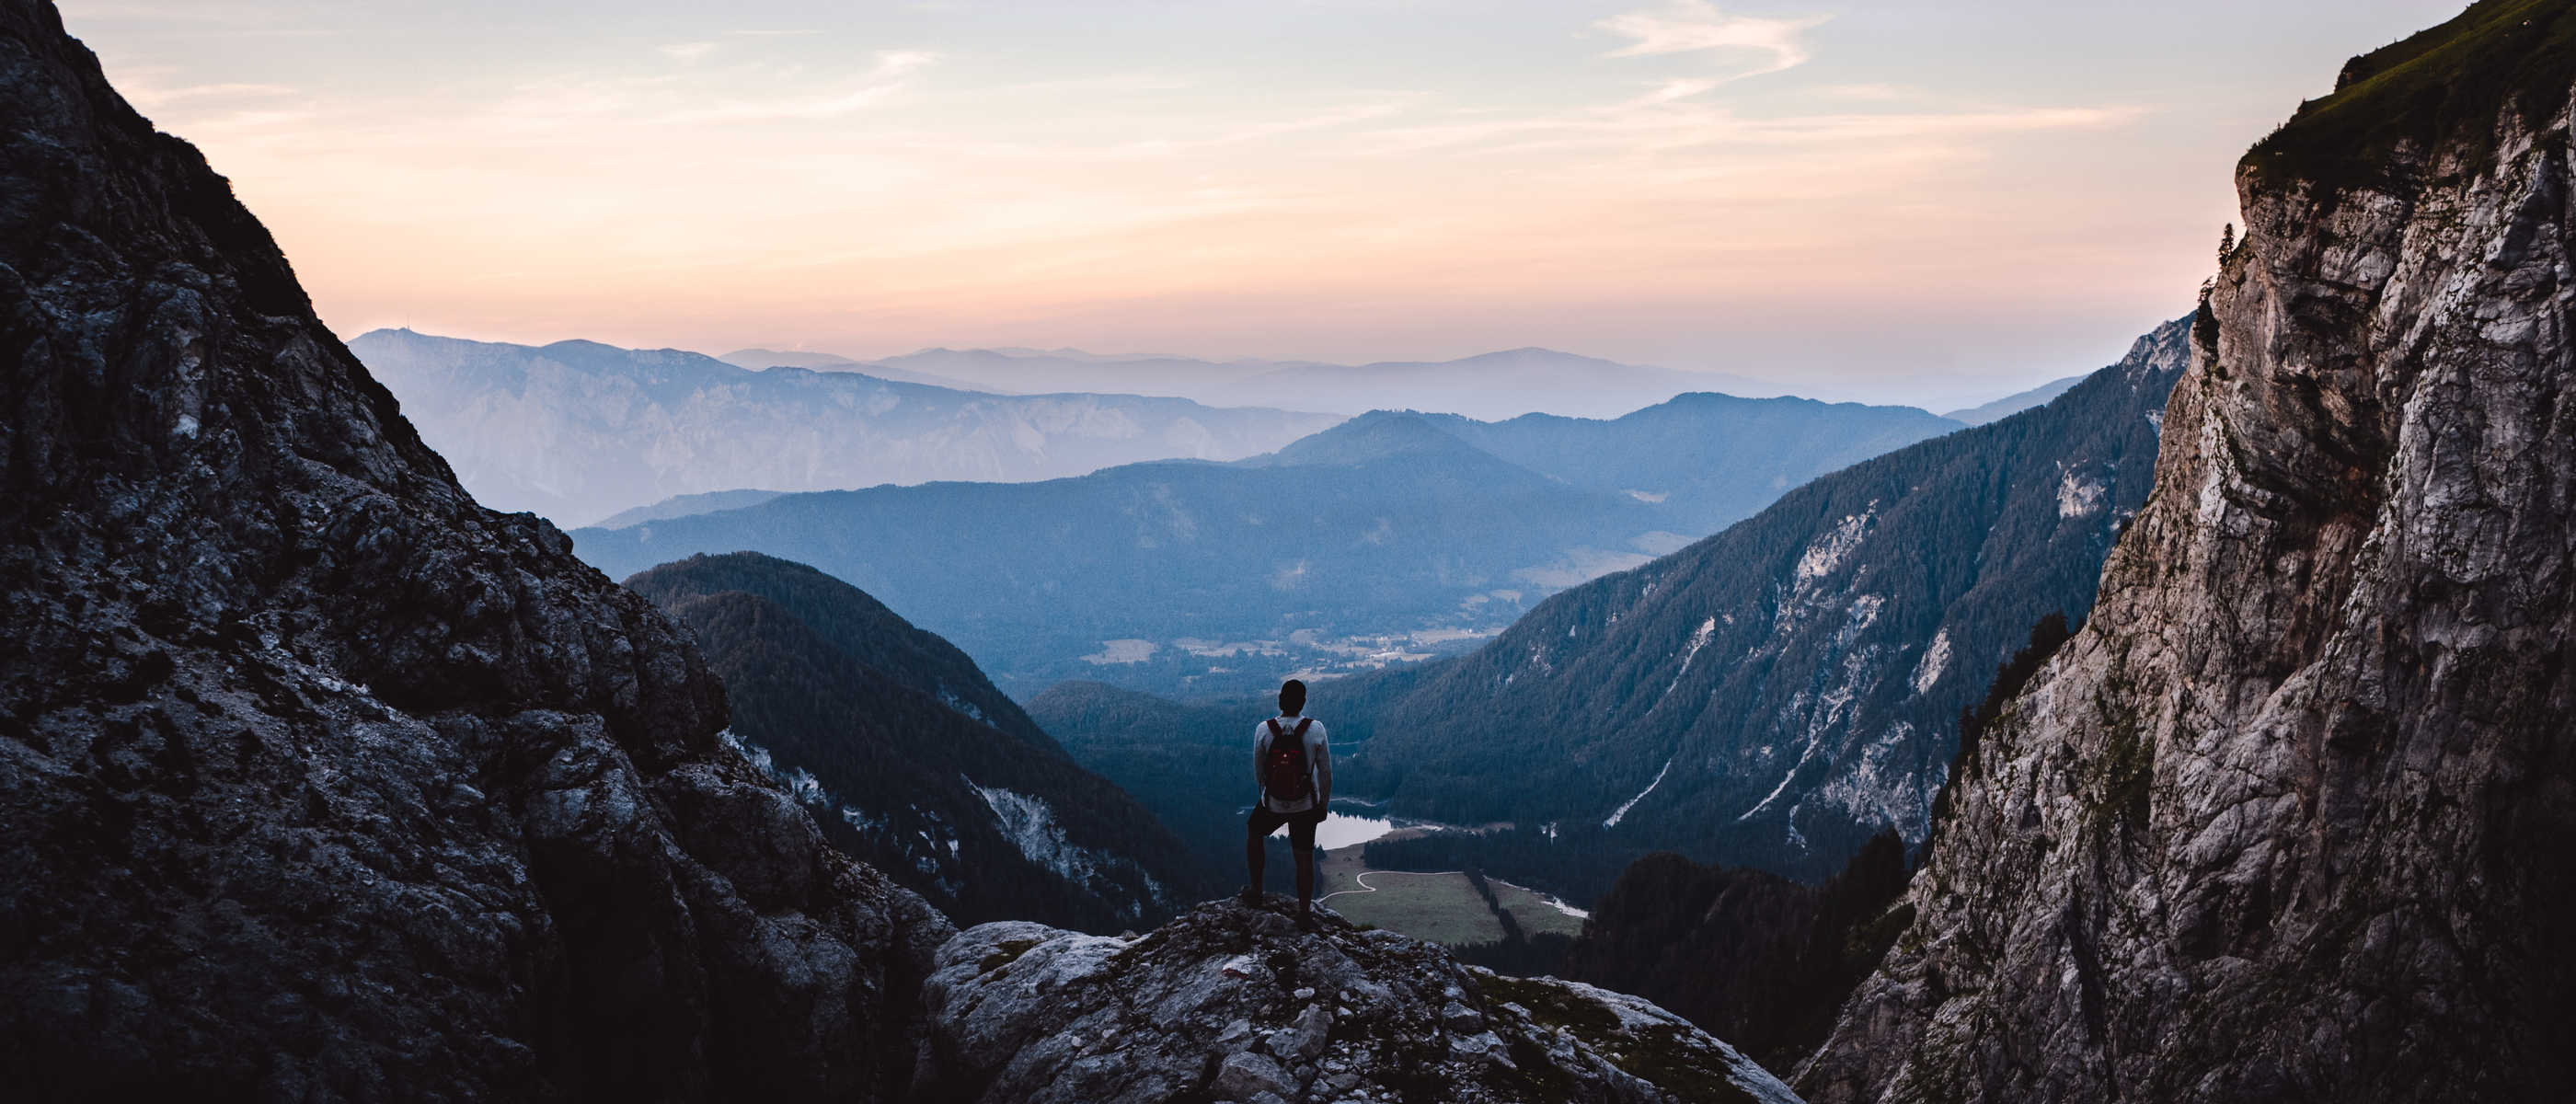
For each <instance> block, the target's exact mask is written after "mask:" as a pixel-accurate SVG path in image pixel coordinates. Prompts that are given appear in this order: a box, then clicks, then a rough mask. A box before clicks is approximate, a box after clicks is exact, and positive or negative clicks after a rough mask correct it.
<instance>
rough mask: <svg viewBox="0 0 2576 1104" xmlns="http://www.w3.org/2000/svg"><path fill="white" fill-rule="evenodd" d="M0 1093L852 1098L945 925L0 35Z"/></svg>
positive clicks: (284, 278) (176, 145)
mask: <svg viewBox="0 0 2576 1104" xmlns="http://www.w3.org/2000/svg"><path fill="white" fill-rule="evenodd" d="M0 104H5V105H6V108H5V111H0V357H5V359H6V363H7V365H8V371H7V374H6V377H5V382H0V404H5V405H4V406H0V410H5V414H0V484H5V486H6V488H7V493H6V495H5V497H0V608H5V609H6V610H7V611H8V612H7V615H6V616H7V622H6V631H5V632H0V1082H5V1083H6V1084H8V1085H9V1086H10V1090H9V1091H10V1092H11V1093H12V1094H13V1095H16V1096H17V1097H18V1098H20V1099H49V1098H56V1097H75V1096H76V1097H80V1098H85V1099H106V1098H117V1097H124V1096H130V1095H133V1094H136V1093H141V1092H153V1091H161V1092H180V1091H184V1092H185V1094H187V1095H191V1096H214V1097H223V1098H231V1097H242V1098H248V1097H253V1096H257V1097H261V1098H272V1099H288V1098H293V1099H315V1100H327V1099H346V1098H361V1099H384V1098H390V1097H397V1096H402V1097H422V1098H448V1099H531V1098H549V1097H565V1096H574V1097H608V1096H617V1097H621V1098H624V1097H631V1098H639V1099H693V1098H703V1097H707V1096H710V1095H719V1094H722V1095H744V1096H751V1095H760V1096H774V1097H778V1098H784V1099H821V1098H831V1099H863V1100H864V1099H872V1098H881V1097H884V1096H886V1095H888V1094H890V1093H892V1092H895V1091H898V1090H900V1089H901V1088H902V1087H903V1085H904V1084H905V1083H906V1082H907V1081H908V1079H909V1076H910V1072H911V1067H912V1057H913V1053H914V1043H913V1041H912V1033H913V1032H914V1030H915V1029H916V1025H917V1024H918V1023H919V1021H918V1018H917V1016H915V1015H914V1012H913V1001H914V998H915V995H916V993H917V979H918V977H919V975H920V974H921V972H922V971H923V969H924V968H926V967H927V966H928V965H929V954H930V951H931V949H932V948H934V947H935V946H936V945H937V944H938V943H939V942H940V941H941V940H942V939H944V938H945V937H946V936H947V935H948V934H949V930H950V929H949V926H948V924H947V922H946V921H945V920H943V919H941V918H940V917H939V916H938V915H937V914H936V913H934V912H932V911H930V910H929V909H928V908H927V907H926V906H924V905H922V904H921V902H920V901H919V900H918V899H917V898H914V897H913V896H911V895H910V894H908V893H905V892H902V891H900V890H898V889H896V888H895V887H893V886H892V885H890V884H889V883H887V882H886V880H885V879H884V878H883V877H881V876H879V875H878V874H877V873H875V872H874V871H871V870H869V869H867V868H865V867H862V866H859V865H857V864H855V863H852V862H850V861H848V860H846V859H843V858H841V857H839V856H838V855H837V854H836V853H834V852H833V851H832V850H831V849H830V848H827V847H825V846H822V843H821V840H820V838H819V836H818V835H817V834H816V832H815V829H814V825H813V824H812V822H811V821H810V820H809V819H807V818H806V816H805V815H804V814H803V813H802V812H801V811H800V810H798V809H797V808H796V807H795V805H794V804H793V802H792V801H790V800H789V799H788V798H787V797H786V796H785V795H783V794H781V793H780V792H779V791H778V790H777V789H776V788H775V787H774V786H772V785H771V784H770V783H769V782H768V781H767V780H766V779H764V778H761V777H760V776H759V775H757V774H756V773H755V772H754V771H753V770H752V769H751V768H750V767H749V766H748V765H747V764H745V763H744V762H743V761H742V760H741V758H740V757H739V756H737V755H735V754H734V753H732V752H730V751H727V750H725V749H724V748H723V747H722V746H721V745H720V743H719V741H718V738H717V736H718V732H719V731H720V730H721V729H722V728H723V725H724V719H725V704H724V696H723V689H722V687H721V686H720V685H719V684H718V683H717V681H716V680H715V678H714V677H713V676H712V675H711V674H710V673H709V672H708V670H707V668H706V667H705V665H704V664H703V663H702V662H701V661H700V660H699V658H698V656H697V654H696V652H695V651H694V650H693V649H692V648H691V647H690V646H689V645H688V643H687V642H686V640H685V638H684V637H683V636H682V635H681V634H680V633H679V631H678V630H676V629H675V628H674V627H673V626H672V625H671V624H670V622H668V621H667V620H665V619H664V618H663V617H662V616H661V615H660V614H658V613H656V612H655V611H654V610H653V609H652V608H651V607H650V606H649V605H648V604H646V603H645V601H644V600H643V599H642V598H639V597H637V596H635V595H633V594H630V593H627V592H625V591H622V590H619V589H617V588H616V587H614V586H613V585H611V584H610V583H609V581H608V580H607V579H605V578H603V577H602V576H600V575H599V574H598V573H597V572H595V571H593V570H591V569H589V568H587V567H585V566H583V565H582V564H581V563H580V562H579V561H578V560H576V559H574V558H573V556H572V550H571V547H570V544H569V542H568V541H566V540H565V538H564V536H563V535H562V534H561V533H559V532H557V531H556V530H555V529H554V528H553V527H552V526H549V525H547V524H546V523H545V522H543V521H540V520H538V519H536V518H533V517H529V516H525V515H500V514H494V513H491V512H488V511H486V510H483V509H481V508H480V507H478V506H476V505H475V503H474V502H473V501H472V500H471V499H470V498H468V497H467V496H466V495H465V493H464V492H463V491H461V490H460V489H459V488H458V487H457V484H456V481H455V479H454V478H453V477H452V475H451V474H450V472H449V470H448V468H447V465H446V464H445V463H444V462H442V461H441V460H440V459H439V458H438V456H437V455H435V454H434V453H432V452H431V451H430V450H429V449H428V448H426V447H424V446H423V445H422V443H421V441H420V440H419V438H418V437H417V436H416V435H415V434H414V433H413V431H412V429H411V427H410V426H409V425H408V424H407V423H406V422H405V421H404V420H403V418H402V417H401V415H400V413H399V412H398V411H397V409H396V407H395V404H394V401H393V399H392V397H391V396H389V395H388V394H387V393H386V392H385V390H384V389H383V388H381V387H379V386H377V385H376V384H375V382H374V381H372V380H371V379H369V378H368V376H367V374H366V372H365V371H364V370H363V369H362V368H361V367H360V366H359V364H358V362H357V361H356V360H355V359H353V358H352V357H351V356H350V355H349V353H348V352H347V350H345V349H344V348H342V347H341V345H340V343H339V342H338V341H337V340H335V339H334V338H333V337H332V335H331V333H330V331H329V330H327V329H325V328H324V327H323V326H322V324H321V323H320V322H319V321H317V320H316V319H315V318H314V316H313V312H312V309H311V307H310V305H309V304H308V302H307V300H306V298H305V296H304V293H303V292H302V290H301V289H300V288H299V287H298V286H297V283H296V280H295V276H294V274H293V272H292V271H291V270H290V269H289V268H288V266H287V263H286V261H285V259H284V258H283V257H282V256H280V255H279V253H278V250H277V248H276V246H275V244H274V243H273V242H272V241H271V240H270V239H269V236H268V234H267V233H266V231H264V230H263V229H262V228H261V227H260V225H259V224H258V222H256V221H255V220H254V219H252V217H251V216H250V214H249V213H248V212H246V211H245V210H244V209H243V208H242V207H241V205H240V204H239V203H237V202H236V201H235V200H234V198H233V196H232V193H231V189H230V188H229V186H228V185H227V184H226V183H225V181H224V180H223V178H221V177H219V176H217V175H215V174H214V173H213V172H212V171H210V170H209V169H208V168H207V166H206V164H205V162H204V160H203V159H202V158H200V157H199V156H198V154H197V153H196V151H195V150H193V149H192V148H190V147H189V146H188V145H187V144H185V143H183V142H180V141H179V140H177V139H174V138H171V137H169V136H166V135H162V134H157V133H155V132H154V131H153V129H152V127H151V125H150V124H149V123H147V122H146V121H145V120H144V119H143V118H141V117H140V116H138V115H136V114H135V112H134V111H133V110H132V109H131V108H129V107H128V106H127V105H126V103H125V102H124V101H123V100H122V99H120V98H119V97H118V96H117V95H116V94H115V93H114V92H113V91H112V90H110V89H109V87H108V85H107V83H106V81H105V80H104V78H103V77H102V76H101V74H100V72H99V68H98V64H97V62H96V60H95V59H94V58H93V57H92V56H91V55H90V54H89V52H88V51H87V50H85V49H83V48H81V47H80V45H79V44H77V43H75V42H73V41H72V40H71V39H69V38H68V37H66V36H65V35H64V33H63V30H62V26H61V23H60V19H59V17H58V15H57V14H56V13H55V11H54V10H53V8H52V7H51V5H49V4H46V3H42V2H40V0H0Z"/></svg>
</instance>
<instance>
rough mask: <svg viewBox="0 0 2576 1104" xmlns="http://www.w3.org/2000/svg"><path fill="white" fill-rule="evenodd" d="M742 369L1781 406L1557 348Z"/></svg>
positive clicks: (1239, 399)
mask: <svg viewBox="0 0 2576 1104" xmlns="http://www.w3.org/2000/svg"><path fill="white" fill-rule="evenodd" d="M723 359H724V360H725V361H726V362H727V363H731V364H735V365H739V366H742V367H745V368H766V367H770V366H773V365H789V366H794V367H802V368H821V369H829V370H836V371H852V372H865V373H868V374H871V375H876V376H881V377H884V378H888V379H908V380H914V381H918V382H924V383H939V384H942V385H944V386H967V387H974V388H980V389H985V390H991V391H998V392H1003V393H1007V394H1035V393H1043V392H1051V391H1095V392H1119V393H1133V394H1140V395H1171V396H1176V397H1180V398H1188V399H1195V400H1197V401H1199V402H1203V403H1210V404H1221V405H1225V406H1246V405H1249V406H1273V407H1280V408H1284V409H1290V410H1332V411H1339V412H1342V413H1346V414H1356V413H1359V412H1361V411H1365V410H1408V409H1410V410H1439V411H1445V412H1449V413H1455V414H1461V415H1465V416H1467V417H1471V418H1482V419H1502V418H1512V417H1517V416H1519V415H1522V414H1530V413H1550V414H1562V415H1570V416H1576V417H1587V418H1611V417H1617V416H1618V415H1621V414H1625V413H1628V412H1629V411H1632V410H1636V409H1638V408H1640V407H1645V406H1651V405H1654V404H1656V403H1660V402H1663V401H1664V400H1666V399H1670V398H1672V397H1673V396H1675V395H1680V394H1685V393H1688V392H1693V391H1726V392H1733V393H1738V394H1751V395H1776V394H1780V393H1782V391H1783V390H1784V389H1783V388H1781V387H1779V386H1777V385H1774V384H1769V383H1765V382H1763V381H1760V380H1755V379H1748V378H1746V377H1743V376H1737V375H1730V374H1727V373H1722V372H1680V371H1674V370H1672V369H1668V368H1654V367H1647V366H1643V365H1635V364H1621V363H1618V362H1616V361H1609V360H1602V359H1599V358H1597V357H1587V356H1577V355H1575V354H1573V353H1561V352H1557V351H1555V350H1553V349H1511V350H1507V351H1503V352H1493V353H1484V354H1480V355H1477V356H1471V357H1463V358H1460V359H1457V360H1446V361H1381V362H1378V363H1373V364H1360V365H1347V364H1324V363H1318V362H1313V361H1278V360H1230V361H1211V360H1198V359H1193V358H1189V357H1174V356H1102V355H1098V354H1094V353H1086V352H1082V351H1081V350H1078V349H1052V350H1037V349H924V350H922V351H920V352H917V353H909V354H905V355H903V356H896V357H886V358H884V359H881V360H870V361H862V360H854V359H851V358H849V357H842V356H835V355H833V354H830V353H813V352H779V351H775V350H769V349H737V350H735V351H733V352H730V353H727V354H725V355H724V358H723Z"/></svg>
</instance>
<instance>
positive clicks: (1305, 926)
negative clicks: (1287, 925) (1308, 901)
mask: <svg viewBox="0 0 2576 1104" xmlns="http://www.w3.org/2000/svg"><path fill="white" fill-rule="evenodd" d="M1297 930H1298V931H1301V932H1310V931H1313V930H1315V914H1314V913H1312V912H1308V911H1306V910H1304V909H1299V910H1298V911H1297Z"/></svg>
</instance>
